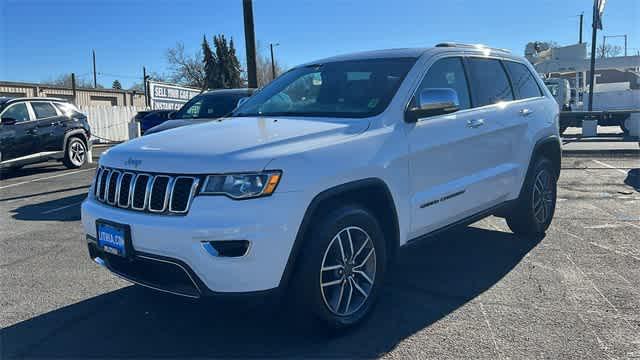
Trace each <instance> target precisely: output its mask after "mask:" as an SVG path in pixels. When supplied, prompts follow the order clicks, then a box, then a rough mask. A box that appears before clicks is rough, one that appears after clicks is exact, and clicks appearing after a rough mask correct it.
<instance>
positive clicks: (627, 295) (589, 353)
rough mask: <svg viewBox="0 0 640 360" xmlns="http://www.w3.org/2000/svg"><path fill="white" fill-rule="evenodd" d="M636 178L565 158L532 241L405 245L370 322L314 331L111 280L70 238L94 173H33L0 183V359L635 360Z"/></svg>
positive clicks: (626, 167) (482, 229)
mask: <svg viewBox="0 0 640 360" xmlns="http://www.w3.org/2000/svg"><path fill="white" fill-rule="evenodd" d="M636 168H640V159H638V158H637V157H619V158H607V157H598V158H579V157H576V158H565V159H564V160H563V171H562V175H561V178H560V189H559V194H558V196H559V199H558V206H557V211H556V217H555V219H554V222H553V224H552V226H551V228H550V230H549V231H548V233H547V235H546V237H545V238H544V239H542V240H539V241H533V240H525V239H521V238H517V237H515V236H514V235H513V234H512V233H511V232H509V231H508V229H507V227H506V224H505V222H504V221H503V220H502V219H498V218H488V219H485V220H482V221H480V222H478V223H476V224H473V225H472V226H469V227H467V228H463V229H459V230H455V231H450V232H447V233H445V234H442V235H440V236H438V237H437V238H435V239H433V240H431V241H429V242H423V243H417V244H412V245H410V246H408V247H405V248H403V249H402V250H401V253H400V256H399V260H398V264H397V266H396V267H395V269H394V271H393V273H392V274H391V276H390V277H389V281H388V284H387V286H386V287H385V290H384V292H383V296H382V298H381V301H380V303H379V305H378V306H377V308H376V309H375V311H374V313H373V315H372V317H371V318H370V319H369V320H368V321H367V322H366V323H365V324H363V326H361V327H359V328H357V329H355V330H352V331H350V332H348V333H346V334H343V335H341V336H327V334H326V333H323V332H321V331H318V330H317V329H315V328H313V327H312V326H311V325H310V324H309V323H306V322H302V321H300V320H298V319H296V318H295V317H293V316H291V314H290V313H289V312H288V311H287V309H284V308H280V307H277V306H274V305H262V306H247V305H246V304H244V303H238V304H234V303H218V302H211V301H207V302H196V301H192V300H188V299H183V298H179V297H174V296H170V295H163V294H156V293H152V292H150V291H148V290H144V289H141V288H139V287H136V286H131V285H130V284H129V283H127V282H125V281H122V280H119V279H117V278H115V277H114V276H112V275H110V274H109V273H108V272H107V271H106V270H103V269H102V268H99V267H98V266H97V265H95V264H94V263H93V262H91V261H90V259H89V258H88V256H87V251H86V246H85V245H84V242H83V241H84V240H83V232H82V229H81V226H80V221H79V220H80V202H81V201H82V200H83V198H84V197H85V194H86V192H87V189H88V187H89V184H90V181H91V178H92V176H93V173H94V170H93V169H92V168H91V167H88V168H85V169H80V170H66V169H64V168H63V167H62V166H60V165H58V164H57V163H46V164H41V165H35V166H30V167H27V168H25V169H23V170H21V171H20V172H17V173H15V174H11V175H7V176H6V177H5V178H4V179H2V181H0V213H1V217H0V230H1V234H2V235H1V237H0V284H1V287H0V291H1V292H2V296H1V299H0V304H1V306H0V326H1V327H2V330H1V331H2V334H1V336H0V347H1V351H0V355H2V356H0V357H2V358H86V357H91V358H105V357H109V358H131V357H144V358H158V357H163V358H186V357H236V358H238V357H239V358H247V357H340V358H345V357H387V358H398V359H400V358H402V359H404V358H420V359H425V358H437V359H461V358H490V359H507V358H551V359H557V358H576V359H623V358H640V192H639V191H640V189H639V188H638V184H637V183H633V182H632V181H633V180H632V178H631V177H630V176H629V171H630V170H631V169H636ZM292 296H295V294H292Z"/></svg>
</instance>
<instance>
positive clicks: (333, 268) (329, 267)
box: [322, 264, 344, 271]
mask: <svg viewBox="0 0 640 360" xmlns="http://www.w3.org/2000/svg"><path fill="white" fill-rule="evenodd" d="M338 269H344V266H342V265H340V264H338V265H331V266H325V267H323V268H322V271H331V270H338Z"/></svg>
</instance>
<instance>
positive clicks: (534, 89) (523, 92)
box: [504, 61, 542, 99]
mask: <svg viewBox="0 0 640 360" xmlns="http://www.w3.org/2000/svg"><path fill="white" fill-rule="evenodd" d="M504 65H505V67H506V68H507V71H509V75H510V76H511V84H512V85H513V90H514V91H515V93H516V97H517V98H518V99H529V98H535V97H540V96H542V92H541V91H540V87H539V86H538V82H537V81H536V79H535V78H534V77H533V74H531V71H529V68H527V67H526V66H525V65H523V64H520V63H517V62H513V61H505V62H504Z"/></svg>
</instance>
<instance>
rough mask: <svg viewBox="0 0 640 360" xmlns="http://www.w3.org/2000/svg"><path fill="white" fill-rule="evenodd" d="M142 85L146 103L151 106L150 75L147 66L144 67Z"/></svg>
mask: <svg viewBox="0 0 640 360" xmlns="http://www.w3.org/2000/svg"><path fill="white" fill-rule="evenodd" d="M142 87H143V89H144V90H143V91H144V104H145V105H146V106H147V107H151V97H150V96H149V76H148V75H147V68H146V67H144V66H143V67H142Z"/></svg>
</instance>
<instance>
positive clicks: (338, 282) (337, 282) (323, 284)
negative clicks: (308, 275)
mask: <svg viewBox="0 0 640 360" xmlns="http://www.w3.org/2000/svg"><path fill="white" fill-rule="evenodd" d="M341 282H342V279H338V280H334V281H329V282H326V283H322V287H327V286H333V285H338V284H340V283H341Z"/></svg>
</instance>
